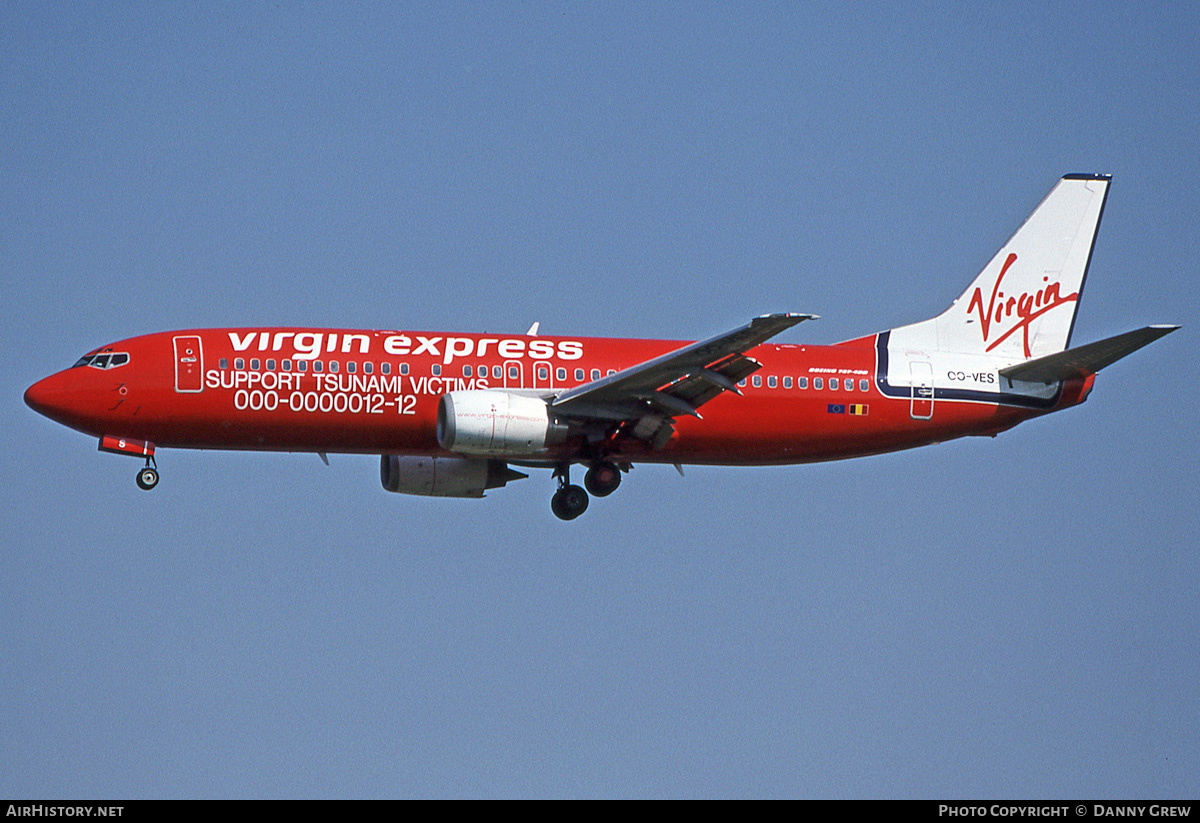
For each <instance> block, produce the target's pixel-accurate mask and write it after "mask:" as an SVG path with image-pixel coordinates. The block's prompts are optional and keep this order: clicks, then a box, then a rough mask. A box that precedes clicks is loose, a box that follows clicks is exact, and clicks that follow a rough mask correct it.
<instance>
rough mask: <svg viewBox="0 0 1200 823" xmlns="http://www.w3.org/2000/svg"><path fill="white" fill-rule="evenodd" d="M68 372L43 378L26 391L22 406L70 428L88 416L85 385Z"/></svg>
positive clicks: (87, 398)
mask: <svg viewBox="0 0 1200 823" xmlns="http://www.w3.org/2000/svg"><path fill="white" fill-rule="evenodd" d="M74 378H75V376H74V375H72V374H70V372H69V371H66V372H58V373H57V374H52V375H50V376H49V377H46V378H43V379H41V380H39V381H37V382H36V383H34V384H33V385H32V386H30V387H29V388H28V389H26V390H25V404H26V405H27V406H29V408H31V409H33V410H34V411H35V412H37V413H38V414H41V415H45V416H46V417H49V418H50V419H51V420H55V421H57V422H59V423H62V424H64V425H67V426H71V427H72V428H78V426H79V425H80V423H81V422H82V421H84V420H86V419H87V418H88V417H89V411H90V409H89V407H90V406H91V405H92V404H91V403H89V402H88V401H89V400H90V396H89V393H88V392H87V390H86V387H85V386H81V385H79V381H78V380H77V379H74Z"/></svg>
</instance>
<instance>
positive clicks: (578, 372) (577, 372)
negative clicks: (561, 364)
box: [575, 369, 583, 380]
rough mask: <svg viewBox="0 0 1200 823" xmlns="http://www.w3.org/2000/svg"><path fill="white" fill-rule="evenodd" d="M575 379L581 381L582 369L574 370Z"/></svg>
mask: <svg viewBox="0 0 1200 823" xmlns="http://www.w3.org/2000/svg"><path fill="white" fill-rule="evenodd" d="M575 379H576V380H582V379H583V369H576V370H575Z"/></svg>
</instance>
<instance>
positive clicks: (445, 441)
mask: <svg viewBox="0 0 1200 823" xmlns="http://www.w3.org/2000/svg"><path fill="white" fill-rule="evenodd" d="M567 431H568V430H567V424H566V423H565V422H563V421H561V420H560V419H559V418H558V417H557V416H555V414H554V413H553V412H551V411H550V407H549V406H547V405H546V402H545V401H544V400H541V399H539V398H537V397H524V396H522V395H519V394H509V393H507V392H501V391H490V390H475V391H455V392H450V393H449V394H445V395H442V399H441V400H440V401H439V402H438V417H437V439H438V443H439V444H440V445H441V447H442V448H443V449H445V450H446V451H453V452H459V453H460V454H477V455H480V456H493V457H515V456H518V455H534V454H539V453H542V452H544V451H546V449H547V448H549V447H550V446H554V445H556V444H558V443H561V442H563V441H564V440H566V439H567Z"/></svg>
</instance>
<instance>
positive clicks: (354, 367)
mask: <svg viewBox="0 0 1200 823" xmlns="http://www.w3.org/2000/svg"><path fill="white" fill-rule="evenodd" d="M357 370H358V364H356V363H354V362H350V363H347V364H346V373H347V374H354V372H355V371H357Z"/></svg>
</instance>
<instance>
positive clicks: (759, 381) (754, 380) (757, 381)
mask: <svg viewBox="0 0 1200 823" xmlns="http://www.w3.org/2000/svg"><path fill="white" fill-rule="evenodd" d="M751 382H752V383H753V384H754V388H756V389H759V388H762V375H761V374H756V375H754V377H752V378H751Z"/></svg>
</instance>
